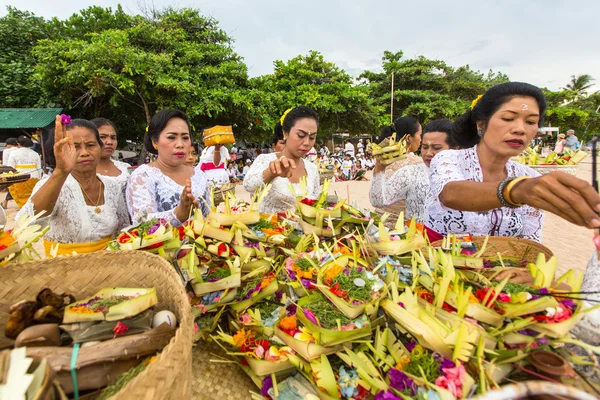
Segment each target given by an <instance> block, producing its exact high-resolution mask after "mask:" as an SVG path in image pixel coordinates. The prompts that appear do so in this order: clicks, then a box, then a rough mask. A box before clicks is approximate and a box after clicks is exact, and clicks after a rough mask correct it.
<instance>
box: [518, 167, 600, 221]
mask: <svg viewBox="0 0 600 400" xmlns="http://www.w3.org/2000/svg"><path fill="white" fill-rule="evenodd" d="M511 192H512V193H511V195H510V197H511V199H512V200H513V201H514V202H516V203H520V204H527V205H530V206H531V207H534V208H540V209H542V210H546V211H549V212H551V213H553V214H556V215H558V216H559V217H562V218H564V219H566V220H567V221H569V222H571V223H573V224H576V225H579V226H585V227H588V228H599V227H600V217H598V213H599V212H600V195H598V192H596V191H595V190H594V188H593V187H592V185H590V184H589V183H588V182H586V181H584V180H583V179H579V178H576V177H574V176H572V175H568V174H565V173H564V172H552V173H549V174H546V175H542V176H540V177H537V178H533V179H526V180H524V181H522V182H519V183H517V185H516V186H515V187H514V188H513V189H512V191H511Z"/></svg>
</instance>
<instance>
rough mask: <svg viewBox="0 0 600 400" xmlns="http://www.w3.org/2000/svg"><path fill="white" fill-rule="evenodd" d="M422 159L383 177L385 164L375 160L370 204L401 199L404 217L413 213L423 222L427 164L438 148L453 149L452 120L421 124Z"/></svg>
mask: <svg viewBox="0 0 600 400" xmlns="http://www.w3.org/2000/svg"><path fill="white" fill-rule="evenodd" d="M420 143H421V154H422V156H423V162H422V163H420V164H412V165H407V166H405V167H403V168H400V169H399V170H398V171H396V172H395V173H394V174H393V175H392V176H391V177H389V178H386V176H385V166H384V165H382V164H381V162H380V161H379V160H377V161H375V169H374V171H373V182H372V183H371V191H370V192H369V196H370V199H371V204H372V205H373V207H380V208H381V207H389V206H391V205H394V204H396V203H398V202H399V201H401V200H405V201H406V208H405V214H406V216H407V218H412V217H415V218H416V220H417V223H419V224H423V222H424V218H425V209H424V207H425V200H426V199H427V196H428V195H429V192H430V191H431V189H430V187H429V165H430V164H431V160H432V159H433V157H434V156H435V155H436V154H437V153H439V152H440V151H442V150H448V149H457V148H458V146H457V144H456V142H455V141H454V139H453V138H452V122H451V121H448V120H444V119H438V120H435V121H431V122H430V123H428V124H427V125H425V129H423V134H422V140H421V142H420Z"/></svg>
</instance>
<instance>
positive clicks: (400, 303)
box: [398, 301, 406, 308]
mask: <svg viewBox="0 0 600 400" xmlns="http://www.w3.org/2000/svg"><path fill="white" fill-rule="evenodd" d="M398 305H399V306H400V307H402V308H406V307H404V303H403V302H401V301H399V302H398Z"/></svg>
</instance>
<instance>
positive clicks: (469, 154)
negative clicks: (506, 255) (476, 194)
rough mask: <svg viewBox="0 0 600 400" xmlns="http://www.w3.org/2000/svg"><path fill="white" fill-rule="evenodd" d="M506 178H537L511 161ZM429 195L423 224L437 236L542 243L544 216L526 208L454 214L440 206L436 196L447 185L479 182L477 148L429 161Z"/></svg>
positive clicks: (533, 209) (448, 151)
mask: <svg viewBox="0 0 600 400" xmlns="http://www.w3.org/2000/svg"><path fill="white" fill-rule="evenodd" d="M506 170H507V172H508V176H525V175H528V176H534V177H535V176H539V175H540V174H539V173H538V172H537V171H535V170H533V169H531V168H529V167H527V166H525V165H522V164H518V163H516V162H513V161H509V162H508V163H506ZM429 178H430V185H431V193H430V194H429V196H428V197H427V201H426V204H425V224H426V225H427V226H428V227H429V228H431V229H432V230H434V231H436V232H437V233H439V234H441V235H447V234H448V233H464V234H469V233H470V234H472V235H476V236H485V235H488V234H490V235H492V236H514V237H522V238H525V239H531V240H535V241H536V242H541V241H542V225H543V223H544V212H543V211H541V210H538V209H535V208H533V207H530V206H523V207H518V208H506V207H502V208H498V209H495V210H490V211H484V212H471V211H469V212H467V211H457V210H453V209H451V208H448V207H446V206H444V205H443V204H442V203H441V202H440V200H439V196H440V193H441V192H442V190H443V189H444V187H445V186H446V184H447V183H449V182H456V181H465V180H466V181H473V182H482V181H483V173H482V171H481V165H480V164H479V157H478V156H477V146H475V147H472V148H469V149H462V150H444V151H442V152H440V153H438V154H437V155H436V156H435V157H434V158H433V160H432V162H431V166H430V169H429Z"/></svg>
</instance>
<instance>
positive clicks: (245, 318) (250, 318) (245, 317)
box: [241, 314, 252, 324]
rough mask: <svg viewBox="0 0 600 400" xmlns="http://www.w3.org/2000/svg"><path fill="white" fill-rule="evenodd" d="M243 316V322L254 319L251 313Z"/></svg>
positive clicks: (246, 322)
mask: <svg viewBox="0 0 600 400" xmlns="http://www.w3.org/2000/svg"><path fill="white" fill-rule="evenodd" d="M241 318H242V324H248V323H250V321H252V317H251V316H250V314H243V315H242V317H241Z"/></svg>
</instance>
